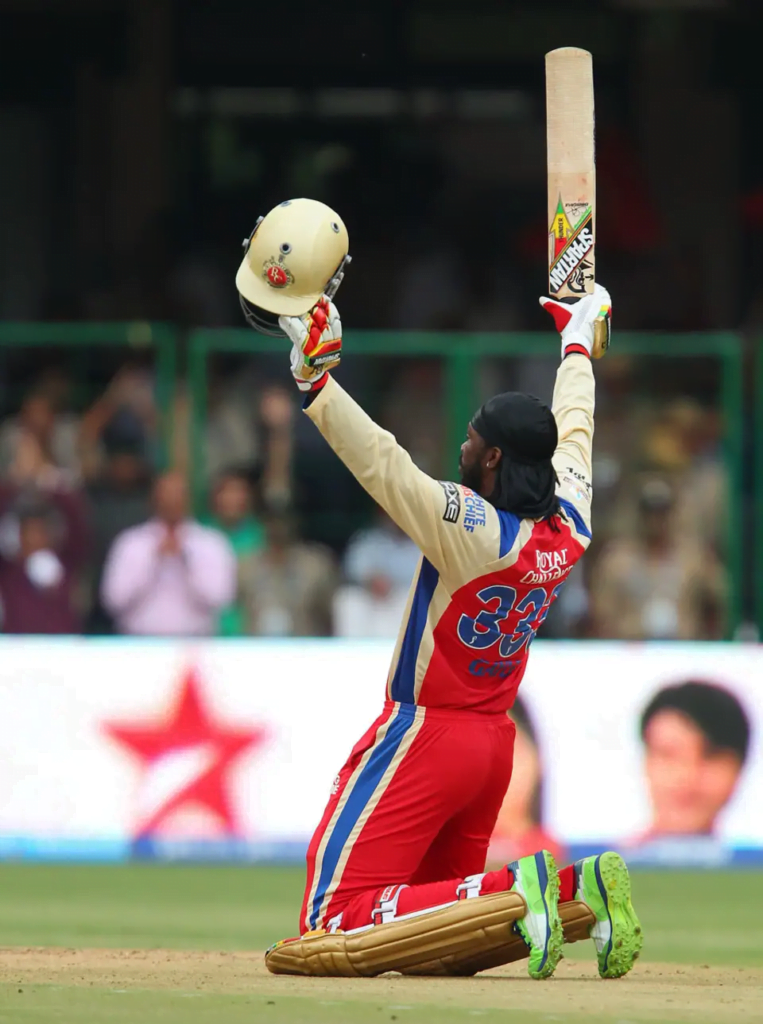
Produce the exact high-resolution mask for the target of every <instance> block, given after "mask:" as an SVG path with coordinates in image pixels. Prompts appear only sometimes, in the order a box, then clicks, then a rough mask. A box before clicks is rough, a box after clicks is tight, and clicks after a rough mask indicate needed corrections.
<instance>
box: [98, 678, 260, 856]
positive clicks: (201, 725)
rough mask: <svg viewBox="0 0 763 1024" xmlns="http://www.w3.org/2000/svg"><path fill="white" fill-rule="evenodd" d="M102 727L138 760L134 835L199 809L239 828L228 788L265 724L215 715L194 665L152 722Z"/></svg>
mask: <svg viewBox="0 0 763 1024" xmlns="http://www.w3.org/2000/svg"><path fill="white" fill-rule="evenodd" d="M103 728H104V731H105V732H106V734H107V735H108V736H110V737H111V738H112V739H113V740H115V741H116V742H117V743H119V744H120V745H121V746H122V747H124V748H125V749H126V750H128V751H129V752H130V753H131V754H133V755H134V757H136V758H137V759H138V760H139V761H140V764H141V777H140V782H139V785H138V794H137V814H136V819H137V820H136V824H135V829H134V832H135V836H136V837H137V838H139V837H141V836H148V835H151V834H152V833H156V832H158V831H160V830H161V829H162V827H163V826H164V825H166V824H167V823H168V822H169V821H170V820H171V819H173V818H177V817H178V816H181V815H182V814H183V813H184V812H196V811H202V812H203V813H204V814H205V815H206V816H207V817H211V818H213V819H214V820H215V821H216V823H217V825H218V827H219V828H220V830H221V831H222V832H223V833H224V834H226V835H229V836H239V835H241V834H242V833H243V829H242V827H241V824H240V822H239V819H238V816H237V814H236V808H235V807H234V805H233V801H232V799H231V793H230V776H231V771H232V769H233V768H234V767H235V763H236V761H237V760H238V759H239V758H240V757H241V755H242V754H243V753H244V752H245V751H247V750H252V749H256V748H257V747H259V746H261V745H262V743H263V742H264V741H265V738H266V729H264V728H263V727H261V726H259V727H258V726H255V727H253V728H252V727H250V728H247V729H242V728H237V727H236V726H234V725H230V724H227V723H224V722H222V721H220V720H219V719H217V718H215V716H214V715H213V713H212V712H211V711H210V709H209V708H208V707H207V706H206V705H205V703H204V700H203V695H202V688H201V683H200V680H199V677H198V674H197V672H196V670H195V669H189V670H188V671H187V672H186V673H185V674H184V676H183V677H182V680H181V684H180V690H179V692H178V694H177V696H176V698H175V700H174V702H173V704H172V705H171V707H170V708H169V710H168V711H167V713H166V714H164V715H163V716H160V717H158V718H156V719H154V720H153V721H141V722H131V723H126V722H106V723H104V726H103Z"/></svg>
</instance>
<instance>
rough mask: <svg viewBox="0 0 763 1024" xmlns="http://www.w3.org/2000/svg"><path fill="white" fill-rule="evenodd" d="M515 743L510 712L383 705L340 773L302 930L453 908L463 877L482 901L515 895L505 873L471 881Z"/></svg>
mask: <svg viewBox="0 0 763 1024" xmlns="http://www.w3.org/2000/svg"><path fill="white" fill-rule="evenodd" d="M514 736H515V728H514V723H513V722H512V721H511V720H510V719H509V718H508V717H507V716H506V715H505V714H482V713H480V712H476V711H451V710H446V709H440V708H424V707H419V706H416V705H413V704H400V703H395V702H392V701H388V702H387V703H386V704H385V706H384V712H383V713H382V715H381V716H380V717H379V718H378V719H377V720H376V721H375V722H374V724H373V725H372V726H371V728H370V729H369V730H368V732H367V733H366V734H365V736H363V737H362V739H361V740H360V741H359V742H358V743H357V744H356V746H355V747H354V749H353V751H352V753H351V754H350V757H349V759H348V761H347V763H346V764H345V765H344V767H343V768H342V770H341V772H340V773H339V776H338V778H337V780H336V782H335V784H334V789H333V791H332V795H331V799H330V800H329V803H328V806H327V807H326V810H325V812H324V814H323V817H322V819H321V822H320V825H319V826H318V828H317V830H316V832H315V835H314V836H313V838H312V841H311V842H310V847H309V849H308V854H307V885H306V890H305V898H304V902H303V905H302V914H301V918H300V934H304V933H305V932H307V931H310V930H314V929H318V928H329V927H341V928H342V929H344V930H350V929H352V928H359V927H363V926H364V925H369V924H371V923H373V922H374V921H376V923H379V921H380V920H384V919H389V916H386V917H385V916H384V915H383V914H382V916H381V917H380V916H379V907H380V905H382V904H383V905H384V907H392V904H394V908H393V909H394V913H409V912H411V911H413V910H420V909H425V908H427V907H434V906H439V905H441V904H443V903H450V902H452V901H453V900H455V899H456V898H458V897H457V890H458V889H459V887H460V888H461V890H463V888H464V887H463V884H462V883H463V882H464V879H466V880H467V881H466V884H467V885H470V886H471V887H472V889H474V886H475V884H476V885H477V886H478V889H477V890H476V891H477V892H482V893H486V892H499V891H503V890H505V889H506V888H508V887H510V886H511V884H512V878H511V875H510V873H509V872H507V871H506V869H505V868H504V869H503V870H501V871H495V872H490V873H489V874H488V875H485V876H484V877H483V876H480V877H479V879H475V880H474V882H472V881H471V880H470V879H469V876H472V875H478V874H479V873H480V872H484V870H485V859H486V856H487V849H488V844H489V842H490V836H491V834H492V832H493V829H494V827H495V823H496V819H497V817H498V811H499V810H500V807H501V804H502V802H503V798H504V796H505V794H506V790H507V788H508V785H509V781H510V779H511V769H512V762H513V755H514ZM400 886H403V887H404V888H402V889H400V888H399V887H400ZM475 894H476V892H474V891H473V892H471V893H470V895H475ZM460 895H461V896H463V891H462V892H461V893H460ZM380 901H381V902H380ZM375 910H376V913H375ZM340 915H341V917H340ZM393 916H394V914H393Z"/></svg>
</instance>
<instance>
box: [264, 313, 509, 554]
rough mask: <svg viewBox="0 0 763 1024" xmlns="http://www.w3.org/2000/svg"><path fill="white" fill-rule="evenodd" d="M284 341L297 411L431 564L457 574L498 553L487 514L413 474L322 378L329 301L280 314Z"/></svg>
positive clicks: (336, 332) (387, 438)
mask: <svg viewBox="0 0 763 1024" xmlns="http://www.w3.org/2000/svg"><path fill="white" fill-rule="evenodd" d="M279 323H280V326H281V329H282V330H283V331H284V333H285V334H286V335H287V336H288V337H289V338H290V339H291V341H292V345H293V347H292V357H291V369H292V374H293V375H294V378H295V380H296V382H297V386H298V387H299V388H300V390H301V391H303V392H304V393H305V394H306V401H305V411H306V412H307V415H308V416H309V417H310V419H311V420H313V422H314V423H315V424H316V426H317V427H318V429H319V430H320V432H321V433H322V434H323V436H324V437H325V438H326V440H327V441H328V443H329V444H330V445H331V447H332V448H333V449H334V451H335V452H336V454H337V455H338V456H339V458H340V459H341V460H342V462H344V464H345V465H346V466H347V468H348V469H349V470H350V472H351V473H352V474H353V476H354V477H355V478H356V480H358V482H359V483H360V484H361V485H362V486H363V487H364V488H365V489H366V491H368V493H369V494H370V495H371V497H372V498H373V499H374V500H375V501H377V502H378V503H379V504H380V505H381V506H382V508H383V509H384V510H385V511H386V512H387V513H388V514H389V515H390V516H391V517H392V519H394V521H395V522H396V523H397V524H398V526H399V527H400V528H401V529H402V530H404V531H405V532H406V533H407V534H408V536H409V537H411V539H412V540H413V541H414V542H415V543H416V544H417V545H418V547H419V548H420V549H421V551H423V553H424V554H425V555H426V556H427V558H428V559H429V560H430V561H431V562H432V564H433V565H434V566H435V567H436V568H438V569H440V570H441V571H444V570H446V569H453V570H457V569H458V567H459V565H460V564H461V563H462V562H463V561H464V560H465V559H467V558H468V560H469V562H470V564H473V563H474V562H475V561H476V562H477V564H479V563H480V562H482V563H483V564H484V563H487V562H489V561H491V560H492V559H493V558H495V557H496V556H497V553H498V551H499V534H500V524H499V522H498V517H497V516H496V513H495V510H494V509H493V508H492V507H491V506H490V505H489V504H488V503H487V502H486V501H485V500H484V499H483V498H481V497H479V495H477V494H474V493H472V492H471V491H470V490H469V489H468V488H463V487H461V486H459V485H458V484H455V483H449V482H448V483H441V482H439V481H437V480H434V479H432V477H430V476H428V475H427V474H426V473H424V472H423V471H422V470H420V469H419V468H418V467H417V466H416V465H415V464H414V462H413V460H412V459H411V457H410V455H409V454H408V452H407V451H406V450H405V449H404V448H402V447H401V446H400V445H399V444H398V443H397V441H396V440H395V438H394V437H393V435H392V434H390V433H389V432H388V431H386V430H384V429H382V428H381V427H380V426H379V425H378V424H377V423H375V422H374V421H373V420H372V419H371V417H370V416H368V415H367V414H366V413H365V412H364V411H363V409H361V407H360V406H359V405H358V404H357V402H355V401H354V400H353V399H352V398H351V397H350V396H349V395H348V394H347V393H346V392H345V391H344V390H343V389H342V388H341V387H340V386H339V384H337V382H336V381H335V380H333V379H332V378H331V377H330V375H329V372H328V371H329V370H331V369H333V368H334V367H335V366H336V365H337V364H338V362H339V359H340V354H341V345H342V325H341V321H340V319H339V313H338V311H337V308H336V306H335V305H334V304H333V302H329V301H328V300H326V299H322V300H321V301H320V302H319V303H318V304H317V305H316V306H315V308H314V309H313V310H311V311H310V313H308V314H307V315H305V316H302V317H281V319H280V321H279Z"/></svg>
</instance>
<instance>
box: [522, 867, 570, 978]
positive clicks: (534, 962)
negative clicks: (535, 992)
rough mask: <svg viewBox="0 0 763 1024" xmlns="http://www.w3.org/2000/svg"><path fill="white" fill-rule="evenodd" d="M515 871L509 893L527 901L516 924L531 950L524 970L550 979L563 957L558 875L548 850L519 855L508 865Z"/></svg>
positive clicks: (536, 976) (537, 976)
mask: <svg viewBox="0 0 763 1024" xmlns="http://www.w3.org/2000/svg"><path fill="white" fill-rule="evenodd" d="M508 868H509V871H511V872H513V874H514V884H513V885H512V887H511V891H512V892H518V893H519V895H520V896H521V897H522V898H523V899H524V901H525V903H526V904H527V913H526V914H525V916H524V917H523V918H522V920H521V921H517V922H515V927H516V929H517V931H518V932H519V934H520V935H521V936H522V938H523V939H524V941H525V942H526V943H527V946H528V947H529V949H530V962H529V963H528V965H527V973H528V974H529V975H530V977H531V978H535V979H536V980H540V979H541V978H550V977H551V975H552V974H553V973H554V971H555V970H556V965H557V964H558V963H559V961H560V960H561V959H562V944H563V942H564V935H563V933H562V922H561V920H560V918H559V875H558V874H557V870H556V864H555V862H554V858H553V857H552V856H551V854H550V853H548V851H547V850H541V852H540V853H535V854H533V856H532V857H522V858H521V859H520V860H515V861H514V862H513V863H512V864H509V865H508Z"/></svg>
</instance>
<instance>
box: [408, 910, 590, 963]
mask: <svg viewBox="0 0 763 1024" xmlns="http://www.w3.org/2000/svg"><path fill="white" fill-rule="evenodd" d="M559 916H560V917H561V919H562V927H563V929H564V941H565V942H579V941H580V940H581V939H587V938H589V929H590V928H591V927H592V926H593V925H594V924H596V918H595V916H594V913H593V911H592V910H591V909H590V908H589V907H588V905H587V904H585V903H582V902H581V901H580V900H572V901H571V902H569V903H560V904H559ZM529 955H530V950H529V949H528V948H527V945H526V944H525V941H524V939H523V938H522V937H521V935H519V934H518V933H517V932H515V931H514V929H513V928H512V929H510V930H509V932H508V934H507V933H505V932H503V933H501V941H500V942H498V943H496V944H495V946H493V947H492V948H490V949H485V950H483V951H481V952H473V953H469V952H465V953H461V954H456V955H453V956H451V957H450V958H449V959H448V961H447V963H445V962H444V961H443V960H440V961H439V962H438V963H430V964H422V965H421V966H419V967H414V968H408V969H406V970H403V971H402V972H401V973H402V974H416V975H422V974H428V975H441V976H442V975H456V976H460V977H465V976H466V977H468V976H471V975H472V974H477V973H478V972H479V971H489V970H490V968H491V967H502V966H503V965H504V964H512V963H514V961H515V960H526V959H527V958H528V956H529Z"/></svg>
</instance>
